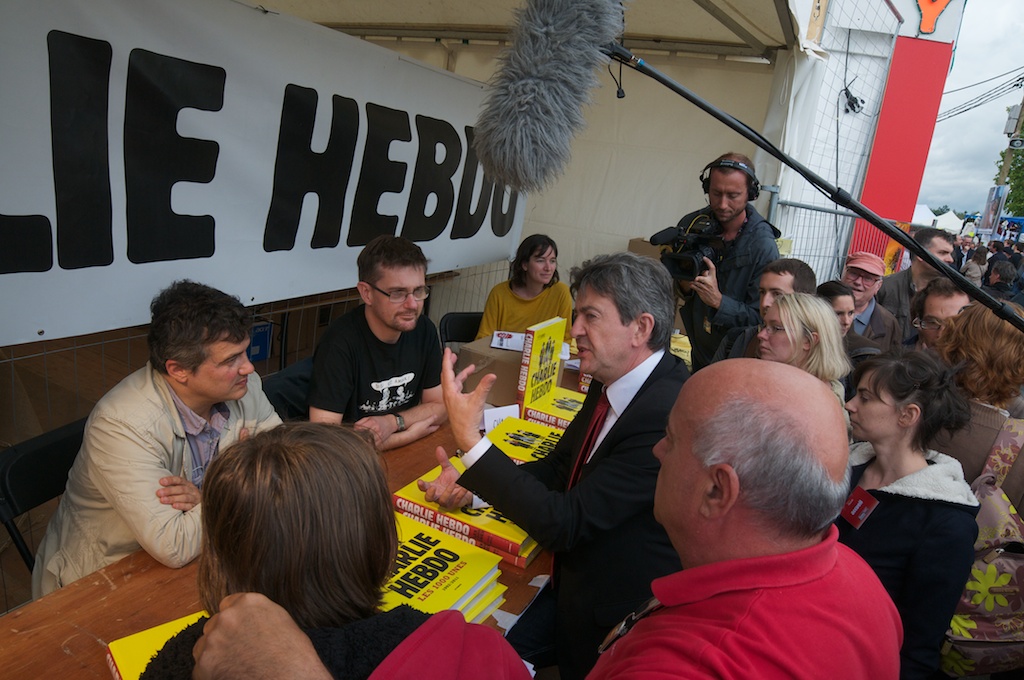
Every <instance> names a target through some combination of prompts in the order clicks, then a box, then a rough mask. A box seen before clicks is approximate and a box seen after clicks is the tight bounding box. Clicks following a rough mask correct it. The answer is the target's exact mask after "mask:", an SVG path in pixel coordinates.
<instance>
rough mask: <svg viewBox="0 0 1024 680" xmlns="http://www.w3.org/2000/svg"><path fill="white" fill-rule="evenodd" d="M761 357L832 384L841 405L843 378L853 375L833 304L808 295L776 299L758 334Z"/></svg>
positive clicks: (790, 295)
mask: <svg viewBox="0 0 1024 680" xmlns="http://www.w3.org/2000/svg"><path fill="white" fill-rule="evenodd" d="M757 339H758V342H759V343H760V346H759V356H760V357H761V358H762V359H765V360H767V361H778V362H781V363H784V364H789V365H791V366H796V367H797V368H799V369H801V370H804V371H807V372H808V373H810V374H811V375H813V376H814V377H815V378H817V379H818V380H821V381H822V382H825V383H828V385H829V387H831V388H832V391H833V392H834V393H835V395H836V398H837V399H839V402H840V403H845V401H846V394H845V389H844V388H843V384H842V382H841V379H842V378H843V377H844V376H845V375H846V374H847V373H849V372H850V360H849V359H848V358H847V356H846V350H845V349H844V348H843V335H842V331H841V330H840V327H839V320H838V319H837V318H836V313H835V312H834V311H832V307H831V305H829V303H827V302H825V301H824V300H822V299H821V298H819V297H816V296H814V295H809V294H807V293H790V294H788V295H783V296H781V297H778V298H776V299H775V304H773V305H772V306H771V307H770V308H769V309H768V312H767V314H765V318H764V323H763V324H762V326H761V330H760V332H758V334H757Z"/></svg>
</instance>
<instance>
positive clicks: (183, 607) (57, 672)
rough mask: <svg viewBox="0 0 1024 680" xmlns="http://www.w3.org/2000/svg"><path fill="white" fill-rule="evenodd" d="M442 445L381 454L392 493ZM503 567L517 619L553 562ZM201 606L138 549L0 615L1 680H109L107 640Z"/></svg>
mask: <svg viewBox="0 0 1024 680" xmlns="http://www.w3.org/2000/svg"><path fill="white" fill-rule="evenodd" d="M438 446H444V447H445V448H446V449H447V450H448V451H449V452H451V451H454V449H455V446H454V442H453V441H452V438H451V432H450V430H449V429H448V428H447V426H446V427H444V428H442V429H441V430H439V431H438V432H435V433H434V434H432V435H430V436H429V437H425V438H424V439H422V440H420V441H418V442H415V443H413V444H410V445H409V446H407V447H405V448H403V449H398V450H395V451H389V452H387V453H385V454H383V456H382V459H383V463H384V465H385V468H386V469H387V473H388V482H389V484H390V486H391V489H392V491H394V490H396V489H398V488H400V487H402V486H404V485H405V484H407V483H409V481H411V480H413V479H415V478H417V477H419V476H421V475H422V474H424V473H426V472H429V471H430V469H431V468H433V467H434V466H435V465H436V464H437V461H436V460H435V458H434V449H435V448H436V447H438ZM501 569H502V575H501V578H500V579H499V580H500V581H501V582H502V583H503V584H505V585H506V586H508V591H507V592H506V594H505V597H506V602H505V604H504V605H503V606H502V609H503V610H504V611H507V612H511V613H514V614H518V613H521V612H522V610H523V609H525V608H526V605H527V604H529V602H530V600H531V599H532V598H533V596H534V594H535V589H534V588H533V587H531V586H529V585H528V584H529V582H530V580H531V579H532V578H533V577H534V576H536V575H538V574H543V573H547V572H548V571H549V569H550V557H549V556H548V555H547V554H542V555H541V556H539V557H538V558H537V559H536V560H535V561H534V562H533V564H531V565H530V566H529V567H528V568H527V569H525V570H524V569H517V568H515V567H511V566H509V565H506V564H502V565H501ZM201 608H202V607H201V606H200V604H199V594H198V591H197V589H196V563H195V562H192V563H191V564H189V565H187V566H185V567H183V568H181V569H169V568H168V567H165V566H163V565H162V564H160V563H159V562H157V561H156V560H154V559H153V558H152V557H150V556H149V555H148V554H147V553H145V552H144V551H141V550H140V551H139V552H137V553H134V554H132V555H129V556H128V557H125V558H124V559H122V560H121V561H119V562H116V563H115V564H112V565H110V566H109V567H106V568H104V569H101V570H99V571H98V572H96V573H94V574H90V575H89V576H86V577H85V578H82V579H80V580H78V581H76V582H74V583H72V584H70V585H68V586H65V587H64V588H61V589H60V590H57V591H54V592H53V593H50V594H49V595H47V596H46V597H43V598H40V599H39V600H36V601H35V602H31V603H29V604H27V605H25V606H24V607H21V608H20V609H16V610H14V611H12V612H9V613H7V614H6V615H4V616H2V617H0V669H2V670H0V677H3V678H11V679H12V680H22V679H24V680H35V679H36V678H57V679H58V680H73V679H75V678H103V679H104V680H109V678H110V677H111V673H110V670H109V669H108V668H107V662H106V652H107V643H108V642H110V641H111V640H116V639H118V638H120V637H124V636H125V635H130V634H132V633H135V632H138V631H140V630H143V629H145V628H149V627H152V626H156V625H158V624H161V623H164V622H166V621H170V620H172V619H176V618H178V617H181V616H185V615H187V614H191V613H192V612H195V611H198V610H199V609H201ZM491 623H492V624H493V620H492V622H491Z"/></svg>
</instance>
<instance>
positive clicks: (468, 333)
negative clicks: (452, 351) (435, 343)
mask: <svg viewBox="0 0 1024 680" xmlns="http://www.w3.org/2000/svg"><path fill="white" fill-rule="evenodd" d="M483 318H484V313H483V312H448V313H447V314H445V315H444V316H442V317H441V327H440V329H439V330H440V331H441V348H442V349H444V348H445V347H447V346H448V343H449V342H472V341H473V340H474V339H476V332H477V331H478V330H480V320H481V319H483Z"/></svg>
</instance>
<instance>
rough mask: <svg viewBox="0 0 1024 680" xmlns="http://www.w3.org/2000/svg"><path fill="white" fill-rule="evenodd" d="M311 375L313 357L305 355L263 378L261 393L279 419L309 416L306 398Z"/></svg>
mask: <svg viewBox="0 0 1024 680" xmlns="http://www.w3.org/2000/svg"><path fill="white" fill-rule="evenodd" d="M312 375H313V357H306V358H305V359H302V360H301V361H296V362H295V363H294V364H292V365H291V366H288V367H287V368H283V369H281V370H280V371H278V372H277V373H273V374H271V375H268V376H267V377H266V378H264V380H263V393H264V394H265V395H267V399H269V400H270V403H271V404H272V405H273V407H274V410H275V411H277V415H279V416H281V420H305V419H307V418H308V417H309V406H308V405H307V403H306V399H307V395H308V393H309V379H310V376H312Z"/></svg>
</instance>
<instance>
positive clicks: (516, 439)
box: [487, 418, 562, 465]
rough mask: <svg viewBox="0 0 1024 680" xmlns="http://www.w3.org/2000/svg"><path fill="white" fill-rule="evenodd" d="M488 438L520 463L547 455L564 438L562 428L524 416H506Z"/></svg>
mask: <svg viewBox="0 0 1024 680" xmlns="http://www.w3.org/2000/svg"><path fill="white" fill-rule="evenodd" d="M487 438H488V439H490V440H491V443H493V444H494V445H495V446H497V447H498V448H499V449H501V452H502V453H504V454H505V455H506V456H508V457H509V458H511V459H512V460H514V461H515V462H516V464H517V465H518V464H520V463H530V462H532V461H535V460H540V459H542V458H545V457H547V455H548V454H549V453H551V450H552V449H553V448H555V444H557V443H558V440H559V439H561V438H562V430H560V429H558V428H555V427H548V426H547V425H543V424H541V423H534V422H530V421H529V420H523V419H522V418H505V419H504V420H503V421H501V422H500V423H498V424H497V425H496V426H495V427H493V428H492V429H491V431H490V432H488V433H487Z"/></svg>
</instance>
